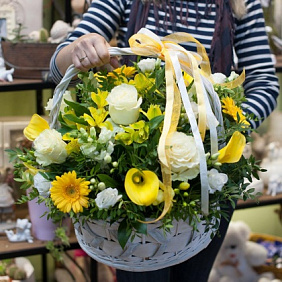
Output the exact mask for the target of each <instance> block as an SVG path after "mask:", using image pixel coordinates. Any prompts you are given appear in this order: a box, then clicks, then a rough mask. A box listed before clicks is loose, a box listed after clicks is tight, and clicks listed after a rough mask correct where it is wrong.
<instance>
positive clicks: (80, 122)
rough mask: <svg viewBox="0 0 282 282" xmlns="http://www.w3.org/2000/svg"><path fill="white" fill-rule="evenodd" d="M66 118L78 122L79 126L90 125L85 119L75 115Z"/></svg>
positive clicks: (65, 116)
mask: <svg viewBox="0 0 282 282" xmlns="http://www.w3.org/2000/svg"><path fill="white" fill-rule="evenodd" d="M64 118H66V119H68V120H70V121H72V122H76V123H79V124H84V125H88V123H87V122H86V121H85V120H84V118H79V117H76V116H74V115H69V114H68V115H64Z"/></svg>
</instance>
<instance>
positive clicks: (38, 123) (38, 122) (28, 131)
mask: <svg viewBox="0 0 282 282" xmlns="http://www.w3.org/2000/svg"><path fill="white" fill-rule="evenodd" d="M45 129H50V126H49V124H48V122H47V121H46V120H45V119H44V118H42V117H41V116H39V115H38V114H34V115H33V116H32V117H31V120H30V122H29V124H28V126H27V127H26V128H25V129H24V131H23V132H24V136H25V137H26V138H27V139H28V140H30V141H34V140H35V139H36V138H37V137H38V136H39V135H40V133H41V132H42V131H44V130H45Z"/></svg>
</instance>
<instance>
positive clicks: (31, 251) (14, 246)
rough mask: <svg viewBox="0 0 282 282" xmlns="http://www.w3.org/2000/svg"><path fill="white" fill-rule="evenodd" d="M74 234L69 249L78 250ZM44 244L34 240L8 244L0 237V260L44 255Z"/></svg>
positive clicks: (3, 237) (5, 239) (45, 250)
mask: <svg viewBox="0 0 282 282" xmlns="http://www.w3.org/2000/svg"><path fill="white" fill-rule="evenodd" d="M79 248H80V247H79V245H78V243H77V240H76V237H75V235H74V234H72V235H71V236H70V248H69V249H79ZM48 252H49V251H48V250H47V249H46V242H45V241H40V240H37V239H34V242H33V243H28V242H9V240H8V239H7V237H6V236H5V235H2V236H1V237H0V259H5V258H14V257H18V256H32V255H38V254H46V253H48Z"/></svg>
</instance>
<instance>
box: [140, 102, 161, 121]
mask: <svg viewBox="0 0 282 282" xmlns="http://www.w3.org/2000/svg"><path fill="white" fill-rule="evenodd" d="M142 113H143V114H144V115H145V116H146V117H147V118H148V119H149V120H151V119H153V118H154V117H158V116H161V115H162V114H163V113H162V111H161V109H160V106H159V105H150V107H149V109H148V111H147V113H145V112H143V111H142Z"/></svg>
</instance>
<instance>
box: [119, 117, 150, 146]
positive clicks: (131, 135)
mask: <svg viewBox="0 0 282 282" xmlns="http://www.w3.org/2000/svg"><path fill="white" fill-rule="evenodd" d="M122 128H123V129H124V131H125V132H119V133H118V134H117V135H116V136H115V139H116V140H121V141H122V142H123V143H124V144H125V145H130V144H132V142H136V143H139V144H141V143H143V142H144V141H146V140H147V139H148V138H149V130H150V129H149V126H148V125H147V124H146V123H145V121H144V120H140V121H138V122H135V123H132V124H130V125H129V127H125V126H122Z"/></svg>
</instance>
